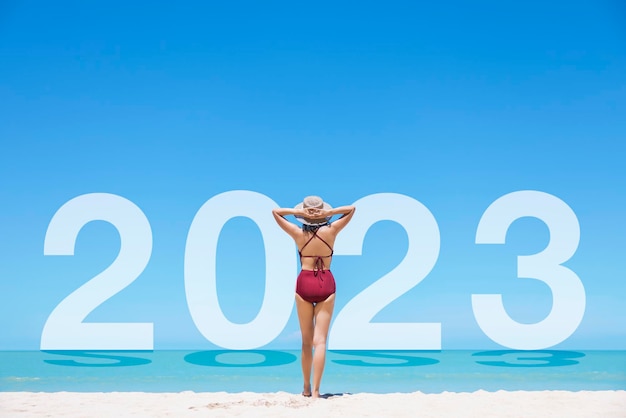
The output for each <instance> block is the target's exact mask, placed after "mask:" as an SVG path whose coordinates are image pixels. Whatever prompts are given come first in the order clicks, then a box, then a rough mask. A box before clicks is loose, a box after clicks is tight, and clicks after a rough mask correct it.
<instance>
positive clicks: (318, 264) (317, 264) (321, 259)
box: [298, 230, 333, 276]
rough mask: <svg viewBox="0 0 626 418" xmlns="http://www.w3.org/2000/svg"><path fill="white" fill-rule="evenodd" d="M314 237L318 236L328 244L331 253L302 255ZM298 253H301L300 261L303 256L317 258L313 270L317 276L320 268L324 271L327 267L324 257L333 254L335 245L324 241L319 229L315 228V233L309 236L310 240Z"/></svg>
mask: <svg viewBox="0 0 626 418" xmlns="http://www.w3.org/2000/svg"><path fill="white" fill-rule="evenodd" d="M313 238H317V239H319V240H320V241H322V242H323V243H324V244H326V246H327V247H328V249H330V254H329V255H302V250H304V247H306V246H307V245H309V242H311V241H312V240H313ZM298 254H300V259H301V260H300V262H302V258H315V264H314V265H315V267H314V269H313V271H314V272H315V275H316V276H317V272H318V271H320V270H321V271H322V272H324V268H325V267H326V265H325V264H324V258H327V257H332V256H333V247H331V246H330V244H328V243H327V242H326V241H324V239H323V238H322V237H320V236H319V235H317V230H315V231H313V235H312V236H311V238H309V240H308V241H307V242H306V243H305V244H304V245H303V246H302V248H301V249H299V250H298Z"/></svg>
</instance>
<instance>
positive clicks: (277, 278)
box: [41, 190, 586, 350]
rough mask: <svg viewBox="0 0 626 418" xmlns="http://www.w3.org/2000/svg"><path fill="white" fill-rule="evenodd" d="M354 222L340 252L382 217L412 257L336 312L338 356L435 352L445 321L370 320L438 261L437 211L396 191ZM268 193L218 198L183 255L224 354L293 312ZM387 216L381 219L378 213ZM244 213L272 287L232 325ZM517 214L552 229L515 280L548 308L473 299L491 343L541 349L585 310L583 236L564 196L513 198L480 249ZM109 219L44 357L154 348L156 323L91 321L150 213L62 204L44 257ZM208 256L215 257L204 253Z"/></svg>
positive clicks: (203, 316)
mask: <svg viewBox="0 0 626 418" xmlns="http://www.w3.org/2000/svg"><path fill="white" fill-rule="evenodd" d="M354 205H356V206H357V207H358V210H359V215H358V216H357V217H355V218H354V219H353V221H352V222H351V223H350V224H349V225H348V226H347V227H346V229H345V230H344V232H342V236H341V239H340V240H337V243H336V246H335V255H361V251H362V247H363V241H364V239H365V234H366V232H367V231H368V229H369V228H370V227H371V226H372V225H374V224H375V223H376V222H378V221H383V220H389V221H394V222H397V223H398V224H399V225H401V226H402V227H403V228H404V229H405V230H406V232H407V236H408V248H407V253H406V256H405V257H404V258H403V260H402V261H401V263H400V264H399V265H398V266H396V267H395V268H394V269H393V270H392V271H390V272H389V273H387V274H386V275H384V276H383V277H381V278H380V279H378V280H377V281H375V282H374V283H372V284H371V285H370V286H369V287H367V288H366V289H364V290H363V291H361V292H360V293H359V294H357V295H356V296H355V297H354V298H352V299H351V300H350V301H349V302H348V303H347V304H346V305H345V306H344V307H343V308H342V309H341V310H340V311H339V312H338V313H337V315H336V318H335V320H334V322H333V325H332V328H331V330H330V336H329V348H330V349H333V350H438V349H441V324H440V323H374V322H371V321H372V319H373V318H374V316H375V315H376V314H377V313H378V312H380V310H382V309H383V308H384V307H385V306H387V305H388V304H389V303H391V302H392V301H394V300H395V299H397V298H398V297H400V296H401V295H403V294H404V293H406V292H408V291H409V290H410V289H412V288H413V287H415V286H416V285H417V284H418V283H419V282H420V281H422V280H423V279H424V278H425V277H426V276H427V275H428V274H429V273H430V271H431V270H432V268H433V267H434V265H435V262H436V261H437V258H438V256H439V247H440V238H439V228H438V226H437V222H436V221H435V218H434V217H433V215H432V214H431V212H430V211H429V210H428V209H427V208H426V207H425V206H424V205H422V204H421V203H420V202H418V201H417V200H415V199H413V198H411V197H408V196H405V195H401V194H395V193H380V194H373V195H369V196H366V197H364V198H362V199H359V200H358V201H357V202H355V203H354ZM277 206H278V205H277V204H276V203H275V202H274V201H272V200H271V199H270V198H268V197H267V196H265V195H263V194H260V193H256V192H252V191H246V190H235V191H230V192H225V193H221V194H219V195H216V196H214V197H212V198H211V199H209V200H208V201H207V202H206V203H205V204H204V205H203V206H202V207H201V208H200V210H199V211H198V213H197V214H196V216H195V217H194V219H193V222H192V224H191V226H190V228H189V233H188V236H187V244H186V247H185V263H184V275H185V292H186V295H187V304H188V307H189V311H190V313H191V316H192V318H193V321H194V323H195V325H196V327H197V328H198V330H199V331H200V332H201V333H202V335H204V337H205V338H206V339H207V340H209V341H211V342H212V343H214V344H216V345H218V346H220V347H223V348H226V349H239V350H245V349H248V350H249V349H255V348H259V347H262V346H263V345H265V344H267V343H269V342H271V341H272V340H274V339H275V338H276V337H277V336H278V335H279V334H280V333H281V332H282V330H283V329H284V328H285V326H286V324H287V322H288V320H289V316H290V315H291V312H292V309H293V303H294V301H293V288H292V286H291V284H292V283H291V280H292V277H291V276H292V272H293V271H295V269H297V259H296V258H295V257H294V254H293V251H292V250H293V241H292V240H291V238H289V237H288V236H287V235H285V234H284V233H283V232H282V231H280V230H279V229H278V228H276V225H275V224H274V221H273V218H272V217H271V215H270V213H271V210H272V209H273V208H275V207H277ZM382 208H384V211H383V210H382ZM239 216H243V217H247V218H250V219H251V220H252V221H254V222H255V223H256V225H257V226H258V228H259V229H260V231H261V234H262V236H263V242H264V247H265V257H266V263H265V264H266V283H265V294H264V297H263V303H262V306H261V308H260V310H259V312H258V315H257V316H256V317H255V318H254V319H253V320H252V321H250V322H248V323H245V324H236V323H233V322H230V321H229V320H228V319H227V318H226V317H225V315H224V314H223V312H222V310H221V308H220V305H219V301H218V295H217V286H216V283H217V278H216V260H215V258H216V257H215V255H216V254H217V246H218V239H219V233H220V231H221V230H222V228H223V226H224V225H225V223H226V222H227V221H228V220H230V219H232V218H234V217H239ZM522 217H535V218H537V219H540V220H541V221H543V222H544V223H545V224H546V226H547V227H548V229H549V231H550V241H549V243H548V245H547V246H546V248H545V249H544V250H543V251H541V252H539V253H537V254H533V255H526V256H518V266H517V272H518V277H526V278H534V279H538V280H541V281H543V282H544V283H545V284H546V285H548V286H549V287H550V290H551V292H552V309H551V311H550V313H549V314H548V316H547V317H546V318H544V319H543V320H541V321H540V322H537V323H534V324H522V323H519V322H516V321H514V320H513V319H511V317H510V316H509V315H508V314H507V313H506V310H505V308H504V305H503V303H502V295H500V294H485V295H482V294H477V295H472V309H473V312H474V315H475V317H476V321H477V322H478V325H479V326H480V328H481V329H482V330H483V332H484V333H485V334H486V335H487V336H488V337H489V338H491V339H492V340H493V341H495V342H497V343H499V344H501V345H503V346H505V347H509V348H513V349H522V350H532V349H544V348H548V347H551V346H553V345H555V344H558V343H560V342H562V341H563V340H565V339H566V338H568V337H569V336H570V335H572V333H574V331H575V330H576V328H577V327H578V325H579V324H580V322H581V320H582V317H583V314H584V311H585V303H586V301H585V299H586V298H585V290H584V288H583V285H582V283H581V281H580V279H579V277H578V276H577V275H576V273H574V272H573V271H572V270H570V269H568V268H567V267H565V266H563V265H562V264H563V263H564V262H566V261H567V260H568V259H570V258H571V257H572V256H573V255H574V253H575V251H576V249H577V247H578V242H579V240H580V228H579V225H578V219H577V218H576V215H575V214H574V212H573V211H572V209H571V208H570V207H569V206H568V205H567V204H566V203H564V202H563V201H561V200H560V199H558V198H557V197H555V196H553V195H550V194H547V193H544V192H539V191H530V190H526V191H518V192H513V193H509V194H507V195H504V196H502V197H500V198H499V199H497V200H496V201H495V202H493V203H492V204H491V205H490V206H489V207H488V208H487V210H486V211H485V212H484V214H483V216H482V218H481V220H480V222H479V224H478V228H477V231H476V243H477V244H504V242H505V237H506V232H507V230H508V228H509V226H510V225H511V224H512V223H513V222H514V221H515V220H517V219H519V218H522ZM96 220H101V221H106V222H109V223H110V224H112V225H113V226H114V227H115V228H116V229H117V230H118V232H119V234H120V240H121V244H120V251H119V255H118V256H117V258H116V259H115V261H114V262H113V263H112V264H111V265H110V266H109V267H108V268H107V269H106V270H104V271H103V272H102V273H100V274H98V275H97V276H95V277H93V278H92V279H90V280H89V281H87V282H86V283H85V284H83V285H82V286H81V287H79V288H78V289H76V290H75V291H74V292H72V293H71V294H70V295H68V296H67V297H66V298H65V299H64V300H63V301H61V303H59V305H57V307H56V308H55V309H54V310H53V311H52V313H51V314H50V316H49V317H48V320H47V322H46V324H45V326H44V328H43V331H42V335H41V349H42V350H150V349H153V345H154V343H153V341H154V335H153V324H152V323H85V322H83V321H84V319H85V318H86V317H87V315H88V314H89V313H90V312H91V311H93V310H94V309H95V308H96V307H97V306H99V305H100V304H102V303H103V302H104V301H106V300H107V299H109V298H110V297H112V296H113V295H115V294H116V293H118V292H120V291H121V290H122V289H124V288H125V287H126V286H128V285H129V284H131V283H132V282H133V281H134V280H135V279H136V278H137V277H139V275H140V274H141V273H142V271H143V270H144V269H145V267H146V265H147V264H148V261H149V259H150V255H151V253H152V231H151V229H150V224H149V222H148V220H147V218H146V217H145V215H144V214H143V212H142V211H141V210H140V209H139V208H138V207H137V206H136V205H135V204H133V203H132V202H130V201H129V200H127V199H124V198H122V197H120V196H117V195H112V194H105V193H91V194H85V195H81V196H78V197H76V198H74V199H72V200H70V201H68V202H67V203H65V204H64V205H63V206H62V207H61V208H60V209H59V210H58V211H57V212H56V214H55V215H54V217H53V218H52V220H51V221H50V225H49V226H48V231H47V233H46V239H45V243H44V254H45V255H73V254H74V246H75V243H76V239H77V237H78V234H79V232H80V230H81V228H82V227H83V226H84V225H86V224H87V223H89V222H91V221H96ZM207 254H212V255H213V256H212V257H207V256H206V255H207Z"/></svg>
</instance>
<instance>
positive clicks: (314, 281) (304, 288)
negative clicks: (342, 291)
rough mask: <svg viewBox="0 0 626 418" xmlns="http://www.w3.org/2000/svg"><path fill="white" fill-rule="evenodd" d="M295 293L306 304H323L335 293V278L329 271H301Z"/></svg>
mask: <svg viewBox="0 0 626 418" xmlns="http://www.w3.org/2000/svg"><path fill="white" fill-rule="evenodd" d="M296 293H297V294H298V295H300V297H301V298H302V299H304V300H306V301H307V302H310V303H319V302H323V301H325V300H326V299H328V297H329V296H330V295H332V294H333V293H335V277H333V274H332V273H331V272H330V270H301V271H300V274H299V275H298V280H297V281H296Z"/></svg>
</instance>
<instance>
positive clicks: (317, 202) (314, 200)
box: [295, 196, 332, 225]
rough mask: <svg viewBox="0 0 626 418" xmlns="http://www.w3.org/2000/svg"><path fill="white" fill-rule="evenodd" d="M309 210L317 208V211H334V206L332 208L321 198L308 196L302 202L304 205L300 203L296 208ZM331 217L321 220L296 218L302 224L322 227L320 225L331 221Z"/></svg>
mask: <svg viewBox="0 0 626 418" xmlns="http://www.w3.org/2000/svg"><path fill="white" fill-rule="evenodd" d="M307 208H315V209H325V210H330V209H332V206H330V205H329V204H328V203H326V202H324V200H322V198H321V197H319V196H307V197H305V198H304V199H303V200H302V203H298V204H297V205H296V207H295V209H307ZM330 218H331V217H330V216H328V217H326V218H320V219H311V218H305V217H301V216H296V219H297V220H299V221H300V222H302V223H303V224H305V225H320V224H325V223H327V222H328V221H330Z"/></svg>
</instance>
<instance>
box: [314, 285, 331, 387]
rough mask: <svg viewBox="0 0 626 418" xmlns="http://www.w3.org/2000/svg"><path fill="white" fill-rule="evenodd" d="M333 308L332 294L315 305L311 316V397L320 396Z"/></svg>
mask: <svg viewBox="0 0 626 418" xmlns="http://www.w3.org/2000/svg"><path fill="white" fill-rule="evenodd" d="M334 307H335V294H334V293H333V294H332V295H330V296H329V297H328V299H326V300H325V301H323V302H320V303H318V304H317V305H315V308H314V310H313V316H314V318H315V319H314V321H315V326H314V329H313V348H314V354H313V392H312V393H313V397H315V398H318V397H319V396H320V383H321V382H322V374H323V373H324V365H325V363H326V338H327V337H328V328H329V327H330V320H331V318H332V316H333V308H334Z"/></svg>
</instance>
